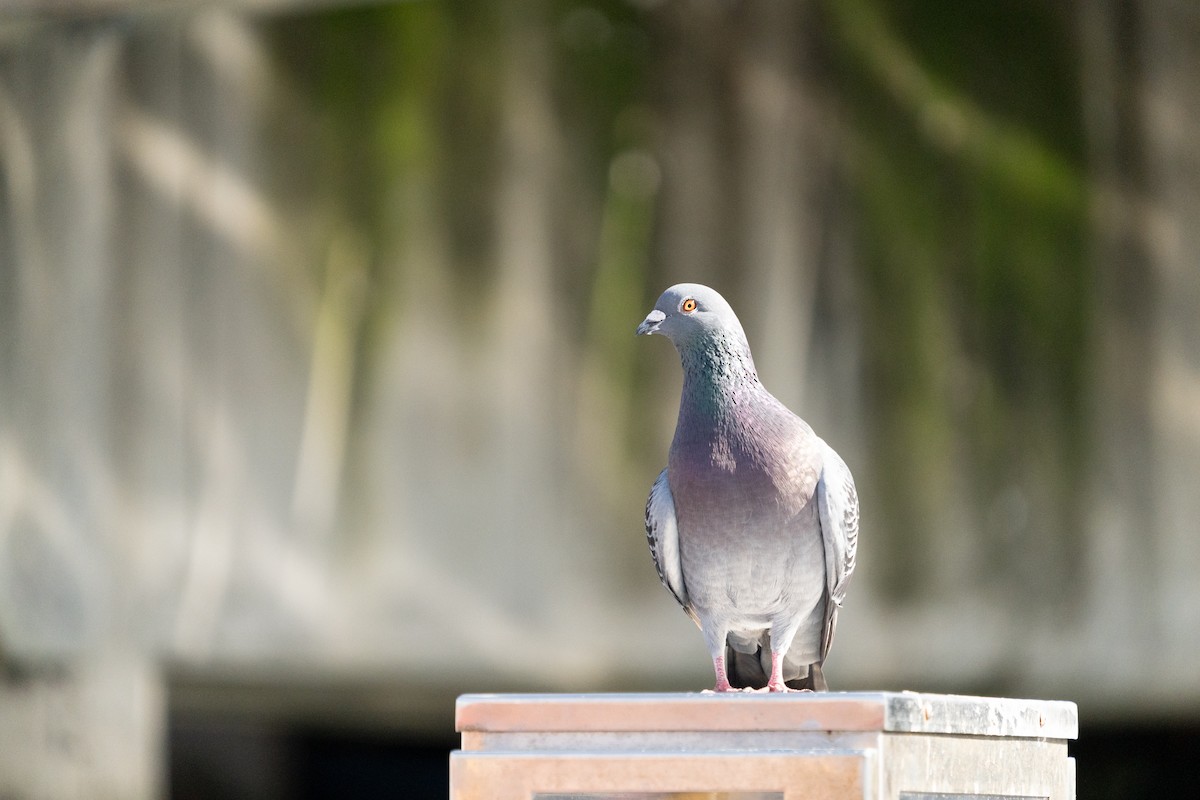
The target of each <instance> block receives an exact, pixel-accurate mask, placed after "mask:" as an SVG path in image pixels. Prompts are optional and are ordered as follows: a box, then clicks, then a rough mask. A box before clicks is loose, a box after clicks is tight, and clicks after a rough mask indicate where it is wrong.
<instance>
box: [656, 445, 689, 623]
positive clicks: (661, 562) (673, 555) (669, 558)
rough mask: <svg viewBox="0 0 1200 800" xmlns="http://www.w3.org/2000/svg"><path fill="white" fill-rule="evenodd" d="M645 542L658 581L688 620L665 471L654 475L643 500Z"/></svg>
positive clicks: (673, 511) (676, 529)
mask: <svg viewBox="0 0 1200 800" xmlns="http://www.w3.org/2000/svg"><path fill="white" fill-rule="evenodd" d="M646 541H647V542H649V544H650V555H651V556H653V557H654V567H655V568H656V569H657V570H658V579H659V580H661V581H662V583H663V586H665V587H667V589H668V590H669V591H670V592H671V594H673V595H674V596H675V599H676V600H677V601H678V602H679V605H681V606H683V610H684V611H687V612H688V614H689V616H690V615H691V613H692V611H691V606H690V605H689V604H688V596H687V588H686V587H685V586H684V583H683V567H682V565H681V564H680V561H679V525H678V524H677V523H676V521H675V500H674V498H672V497H671V485H670V484H669V483H668V482H667V471H666V469H664V470H663V471H662V472H660V473H658V479H657V480H656V481H654V485H653V486H651V487H650V497H649V498H647V500H646Z"/></svg>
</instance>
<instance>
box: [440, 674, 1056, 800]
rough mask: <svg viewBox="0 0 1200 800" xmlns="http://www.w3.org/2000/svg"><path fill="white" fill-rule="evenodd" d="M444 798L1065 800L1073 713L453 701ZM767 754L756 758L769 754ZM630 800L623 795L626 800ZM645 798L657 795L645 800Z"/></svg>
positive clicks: (850, 696) (904, 702)
mask: <svg viewBox="0 0 1200 800" xmlns="http://www.w3.org/2000/svg"><path fill="white" fill-rule="evenodd" d="M456 717H457V719H456V727H457V729H458V730H459V731H461V732H462V737H463V739H462V742H463V746H462V749H461V750H459V751H456V752H455V753H454V754H453V755H452V757H451V797H452V799H453V800H474V798H481V797H485V796H486V797H496V798H508V797H512V798H517V797H521V798H527V797H530V796H531V795H532V796H535V797H541V796H543V793H545V794H547V795H549V796H559V795H556V794H555V793H561V792H565V791H566V790H568V789H569V790H570V792H573V793H574V794H570V795H567V794H563V795H561V796H571V797H580V798H582V797H596V798H601V797H603V798H612V797H621V798H624V797H627V796H629V797H641V796H645V797H672V798H673V797H677V796H682V794H683V793H685V792H720V793H728V794H721V795H720V796H728V797H731V798H734V797H737V798H740V797H742V796H743V793H751V794H753V796H758V794H755V793H763V792H776V793H778V794H777V796H780V797H782V798H785V800H787V799H790V798H798V797H806V798H807V797H828V798H855V800H867V799H868V798H869V799H870V800H883V799H884V798H886V799H887V800H906V799H909V800H911V798H914V797H920V796H923V795H926V796H928V795H934V794H943V795H947V794H949V795H953V796H955V797H962V798H978V799H979V800H984V799H985V798H994V797H1047V798H1051V800H1073V798H1074V796H1075V789H1074V774H1075V772H1074V762H1073V760H1072V759H1069V758H1068V757H1067V740H1068V739H1074V738H1075V737H1076V736H1077V735H1078V712H1077V710H1076V708H1075V704H1074V703H1068V702H1061V701H1045V700H1018V699H1009V698H988V697H964V696H955V695H935V694H917V693H913V692H902V693H894V692H846V693H841V692H832V693H822V694H789V695H772V694H755V693H747V694H733V695H712V694H605V695H572V694H567V695H466V696H463V697H461V698H459V701H458V706H457V715H456ZM768 754H769V755H768ZM626 793H628V794H626ZM655 793H659V794H655Z"/></svg>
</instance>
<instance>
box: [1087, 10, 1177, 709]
mask: <svg viewBox="0 0 1200 800" xmlns="http://www.w3.org/2000/svg"><path fill="white" fill-rule="evenodd" d="M1081 30H1082V39H1083V43H1084V53H1085V59H1086V60H1085V70H1084V76H1085V85H1084V92H1085V99H1086V101H1087V115H1088V117H1087V122H1088V130H1089V134H1090V144H1091V153H1090V162H1091V165H1092V175H1093V181H1094V185H1095V189H1096V190H1095V200H1094V207H1093V246H1094V253H1093V262H1094V266H1095V274H1096V303H1095V317H1094V319H1095V341H1096V347H1097V350H1096V353H1097V358H1096V364H1095V373H1094V384H1093V387H1092V391H1091V396H1092V397H1093V398H1094V404H1095V405H1094V409H1093V415H1092V424H1093V428H1092V429H1093V437H1094V452H1095V461H1094V463H1093V465H1092V469H1091V471H1090V475H1091V478H1092V490H1091V496H1090V509H1091V515H1090V520H1089V522H1090V527H1091V531H1092V546H1091V549H1090V560H1089V566H1090V579H1091V580H1090V583H1089V586H1090V589H1091V596H1090V597H1089V599H1088V603H1089V607H1090V615H1089V616H1090V619H1091V620H1092V621H1093V622H1094V623H1095V626H1096V628H1095V630H1094V631H1093V632H1092V635H1093V636H1095V637H1096V639H1097V642H1096V643H1097V645H1099V643H1100V642H1108V643H1109V644H1110V645H1111V643H1112V641H1113V640H1112V632H1113V631H1115V630H1119V631H1121V636H1120V639H1119V646H1118V647H1116V648H1111V647H1109V648H1103V657H1104V658H1106V659H1107V661H1108V662H1109V663H1112V664H1113V667H1114V668H1113V670H1112V671H1111V672H1110V673H1108V674H1109V675H1111V676H1112V679H1113V680H1114V681H1116V680H1117V676H1118V675H1123V674H1128V673H1129V672H1131V671H1137V670H1143V669H1147V668H1148V667H1149V668H1150V669H1151V673H1152V674H1153V673H1157V677H1156V678H1155V680H1158V681H1164V682H1167V683H1170V682H1171V681H1172V680H1173V679H1179V678H1181V677H1182V672H1181V670H1182V671H1187V670H1191V671H1192V672H1193V674H1194V667H1195V663H1196V660H1197V657H1198V656H1200V637H1198V636H1197V631H1200V604H1197V603H1196V602H1195V599H1194V592H1195V580H1196V576H1195V573H1194V569H1195V565H1196V564H1197V563H1200V537H1197V536H1196V533H1195V532H1196V521H1197V520H1200V492H1198V491H1197V487H1198V486H1200V263H1198V258H1200V256H1198V254H1200V225H1197V220H1200V159H1198V158H1197V150H1196V144H1195V136H1196V131H1197V130H1200V91H1197V87H1196V76H1197V75H1200V6H1198V5H1197V4H1195V3H1179V2H1172V1H1171V0H1152V1H1151V2H1135V0H1084V2H1082V4H1081ZM1147 587H1153V590H1151V591H1147ZM1151 653H1153V655H1152V656H1151V655H1150V654H1151ZM1097 655H1098V656H1099V652H1098V653H1097ZM1151 661H1152V662H1153V665H1155V667H1156V668H1154V667H1150V662H1151ZM1114 662H1115V663H1114ZM1173 665H1174V666H1173ZM1184 665H1187V666H1186V667H1185V666H1184ZM1176 673H1178V674H1176ZM1114 690H1115V691H1119V687H1117V686H1114Z"/></svg>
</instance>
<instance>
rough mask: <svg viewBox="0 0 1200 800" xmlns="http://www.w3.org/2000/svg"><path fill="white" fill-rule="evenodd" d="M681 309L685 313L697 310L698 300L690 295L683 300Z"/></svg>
mask: <svg viewBox="0 0 1200 800" xmlns="http://www.w3.org/2000/svg"><path fill="white" fill-rule="evenodd" d="M679 309H680V310H681V311H682V312H683V313H685V314H690V313H692V312H693V311H695V310H696V301H695V300H693V299H692V298H690V297H689V298H688V299H687V300H684V301H683V305H681V306H680V307H679Z"/></svg>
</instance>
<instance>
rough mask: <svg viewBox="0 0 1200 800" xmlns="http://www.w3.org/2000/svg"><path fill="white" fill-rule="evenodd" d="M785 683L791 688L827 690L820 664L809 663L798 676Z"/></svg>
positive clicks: (827, 685)
mask: <svg viewBox="0 0 1200 800" xmlns="http://www.w3.org/2000/svg"><path fill="white" fill-rule="evenodd" d="M787 685H788V687H789V688H791V689H811V690H812V691H814V692H828V691H829V684H828V683H826V682H825V673H823V672H822V671H821V665H820V664H809V665H808V670H807V672H802V673H800V677H799V678H795V679H794V680H790V681H788V682H787Z"/></svg>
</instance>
